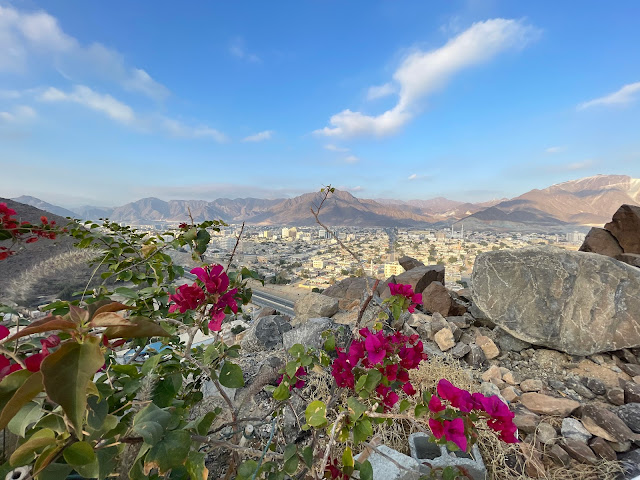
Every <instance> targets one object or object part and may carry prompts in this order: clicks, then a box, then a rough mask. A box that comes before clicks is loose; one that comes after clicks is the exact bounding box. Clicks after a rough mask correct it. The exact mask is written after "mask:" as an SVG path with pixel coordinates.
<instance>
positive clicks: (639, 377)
mask: <svg viewBox="0 0 640 480" xmlns="http://www.w3.org/2000/svg"><path fill="white" fill-rule="evenodd" d="M632 380H633V381H634V382H636V383H640V375H637V376H635V377H633V379H632Z"/></svg>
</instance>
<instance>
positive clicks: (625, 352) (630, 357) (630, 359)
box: [622, 348, 640, 377]
mask: <svg viewBox="0 0 640 480" xmlns="http://www.w3.org/2000/svg"><path fill="white" fill-rule="evenodd" d="M622 356H623V357H624V359H625V360H626V361H627V363H632V364H634V365H638V359H637V358H636V356H635V355H634V354H633V352H631V350H629V349H628V348H623V349H622ZM638 372H640V370H638ZM627 373H628V372H627ZM629 375H631V374H630V373H629ZM636 375H640V373H636ZM631 376H632V377H633V376H634V375H631Z"/></svg>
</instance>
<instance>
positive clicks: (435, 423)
mask: <svg viewBox="0 0 640 480" xmlns="http://www.w3.org/2000/svg"><path fill="white" fill-rule="evenodd" d="M429 428H430V429H431V433H433V436H434V437H436V438H437V439H440V438H442V437H443V436H444V425H443V424H442V422H441V421H440V420H436V419H435V418H430V419H429Z"/></svg>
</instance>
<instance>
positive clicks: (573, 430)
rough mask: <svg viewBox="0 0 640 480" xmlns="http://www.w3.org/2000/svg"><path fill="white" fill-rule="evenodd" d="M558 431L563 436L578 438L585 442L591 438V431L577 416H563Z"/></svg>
mask: <svg viewBox="0 0 640 480" xmlns="http://www.w3.org/2000/svg"><path fill="white" fill-rule="evenodd" d="M560 432H561V433H562V436H563V437H564V438H570V439H573V440H579V441H581V442H583V443H587V441H588V440H589V439H590V438H591V433H589V430H587V429H586V428H584V425H582V422H581V421H580V420H578V419H577V418H564V419H563V420H562V427H561V428H560Z"/></svg>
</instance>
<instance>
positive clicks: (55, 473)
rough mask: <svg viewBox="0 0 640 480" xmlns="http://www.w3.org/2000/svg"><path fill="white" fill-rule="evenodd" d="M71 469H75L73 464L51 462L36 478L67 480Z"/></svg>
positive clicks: (42, 479) (37, 479) (38, 479)
mask: <svg viewBox="0 0 640 480" xmlns="http://www.w3.org/2000/svg"><path fill="white" fill-rule="evenodd" d="M71 470H73V467H72V466H71V465H67V464H64V463H50V464H49V465H47V466H46V467H45V468H44V469H43V470H42V471H41V472H40V473H39V474H37V475H36V477H35V478H36V480H65V479H66V478H67V477H68V475H69V474H70V473H71Z"/></svg>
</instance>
